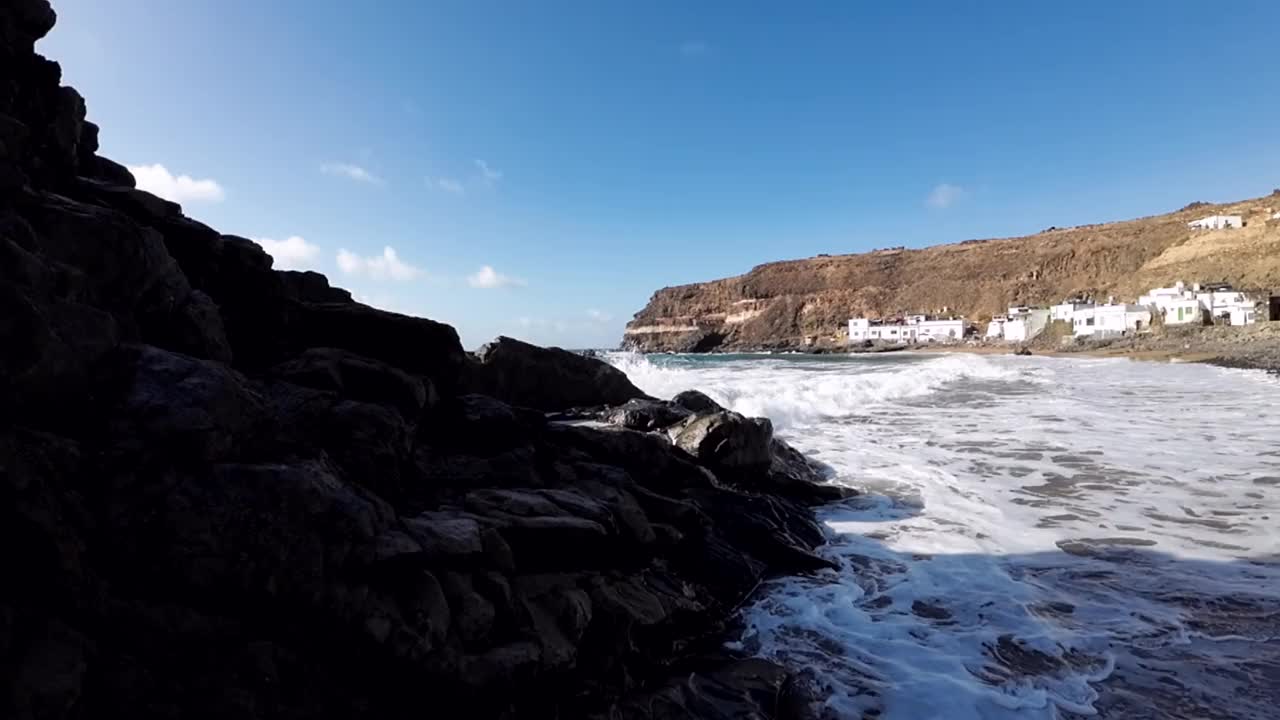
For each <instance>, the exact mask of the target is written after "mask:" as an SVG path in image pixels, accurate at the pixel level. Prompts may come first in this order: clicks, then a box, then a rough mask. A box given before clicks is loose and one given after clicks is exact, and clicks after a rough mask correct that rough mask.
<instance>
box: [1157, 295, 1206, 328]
mask: <svg viewBox="0 0 1280 720" xmlns="http://www.w3.org/2000/svg"><path fill="white" fill-rule="evenodd" d="M1153 307H1155V308H1156V309H1157V310H1158V311H1159V312H1160V315H1161V316H1162V317H1163V318H1164V324H1165V325H1189V324H1197V325H1198V324H1200V323H1202V322H1204V308H1203V307H1201V306H1200V301H1199V300H1196V299H1195V298H1192V299H1190V300H1188V299H1186V298H1178V299H1176V300H1167V301H1165V302H1164V303H1163V304H1161V305H1159V306H1153Z"/></svg>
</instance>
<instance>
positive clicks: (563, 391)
mask: <svg viewBox="0 0 1280 720" xmlns="http://www.w3.org/2000/svg"><path fill="white" fill-rule="evenodd" d="M467 375H468V387H469V388H470V390H471V392H477V393H483V394H485V395H491V396H493V397H496V398H498V399H500V400H502V401H503V402H506V403H509V404H511V405H520V406H523V407H529V408H534V409H536V410H542V411H544V412H554V411H557V410H567V409H569V408H574V407H583V406H591V405H618V404H621V403H624V402H626V401H628V400H631V399H633V398H643V397H646V396H645V394H644V393H643V392H641V391H640V389H639V388H637V387H636V386H635V385H632V384H631V381H630V380H628V379H627V376H626V374H624V373H623V372H622V371H621V370H618V369H617V368H615V367H613V366H612V365H610V364H608V363H606V362H604V361H602V360H597V359H595V358H590V357H585V356H583V355H580V354H578V353H573V352H569V351H568V350H561V349H560V348H541V347H537V346H535V345H530V344H528V343H525V342H521V341H519V340H513V339H512V338H509V337H499V338H498V339H497V340H494V341H493V342H491V343H489V344H487V345H485V346H484V347H482V348H481V349H480V351H479V352H478V353H476V359H475V361H474V362H472V363H470V365H469V367H468V373H467Z"/></svg>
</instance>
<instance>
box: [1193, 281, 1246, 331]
mask: <svg viewBox="0 0 1280 720" xmlns="http://www.w3.org/2000/svg"><path fill="white" fill-rule="evenodd" d="M1193 294H1194V295H1195V298H1196V300H1197V301H1199V303H1200V306H1201V307H1203V308H1204V309H1205V310H1206V311H1207V312H1208V313H1209V317H1211V318H1213V319H1214V320H1221V319H1227V320H1230V318H1231V313H1232V312H1233V311H1235V310H1253V309H1254V306H1255V305H1256V303H1255V302H1254V300H1253V298H1251V297H1249V296H1248V295H1245V294H1244V293H1242V292H1240V291H1239V290H1236V289H1234V288H1232V287H1231V286H1230V285H1228V284H1226V283H1216V284H1212V285H1198V284H1197V285H1195V286H1193ZM1232 324H1233V325H1234V324H1235V323H1232Z"/></svg>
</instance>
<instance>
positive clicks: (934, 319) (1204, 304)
mask: <svg viewBox="0 0 1280 720" xmlns="http://www.w3.org/2000/svg"><path fill="white" fill-rule="evenodd" d="M1273 219H1280V212H1278V213H1276V214H1275V216H1273ZM1243 224H1244V220H1243V218H1242V217H1241V216H1239V215H1212V216H1209V217H1205V218H1201V219H1199V220H1196V221H1193V222H1191V223H1188V226H1189V227H1191V228H1192V229H1202V230H1223V229H1232V228H1239V227H1242V226H1243ZM1277 320H1280V295H1278V294H1273V293H1269V294H1265V295H1264V294H1259V293H1248V292H1244V291H1242V290H1239V289H1236V288H1234V287H1232V286H1231V285H1230V284H1229V283H1224V282H1207V281H1206V282H1195V283H1192V284H1190V285H1188V284H1187V283H1185V282H1183V281H1182V280H1177V281H1176V282H1174V283H1173V284H1172V285H1170V286H1168V287H1158V288H1152V289H1151V290H1149V291H1148V292H1146V293H1145V294H1143V295H1141V296H1139V297H1137V298H1135V299H1133V300H1132V301H1129V300H1124V299H1117V298H1116V297H1107V298H1106V299H1105V300H1102V301H1098V300H1096V299H1094V298H1092V297H1073V298H1066V299H1063V300H1062V301H1061V302H1060V303H1057V304H1054V305H1048V306H1043V305H1042V306H1037V305H1015V306H1010V307H1009V308H1008V309H1007V312H1006V313H1004V314H1001V315H996V316H994V317H992V318H990V320H989V321H987V322H986V325H985V327H980V324H979V323H977V322H974V321H972V320H971V319H969V318H966V317H964V316H960V315H955V314H951V313H949V312H948V309H947V308H943V309H941V310H940V311H939V312H937V313H933V314H923V313H922V314H912V315H906V316H900V317H888V318H867V317H856V318H850V319H849V321H848V335H847V343H848V345H849V347H851V348H856V347H859V346H861V347H872V346H885V345H890V346H902V345H917V344H937V343H941V344H953V343H960V342H969V343H973V342H986V343H1005V344H1014V345H1021V344H1025V343H1028V342H1030V341H1031V340H1033V339H1036V338H1037V337H1040V336H1041V335H1042V334H1044V333H1045V331H1046V330H1049V329H1051V328H1052V329H1053V330H1054V332H1053V335H1054V336H1055V337H1058V338H1060V341H1059V342H1060V343H1061V344H1063V345H1068V344H1071V343H1077V342H1083V341H1087V340H1105V339H1114V338H1123V337H1132V336H1136V335H1140V334H1142V333H1147V332H1150V331H1151V330H1152V328H1153V327H1159V326H1164V327H1173V326H1186V327H1195V326H1221V325H1227V326H1244V325H1252V324H1254V323H1257V322H1259V321H1277Z"/></svg>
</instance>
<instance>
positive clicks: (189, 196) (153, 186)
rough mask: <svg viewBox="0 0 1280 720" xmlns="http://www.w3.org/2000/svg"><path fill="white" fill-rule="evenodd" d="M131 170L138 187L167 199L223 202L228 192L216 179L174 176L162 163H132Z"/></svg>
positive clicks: (179, 201)
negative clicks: (225, 191) (223, 189)
mask: <svg viewBox="0 0 1280 720" xmlns="http://www.w3.org/2000/svg"><path fill="white" fill-rule="evenodd" d="M129 172H131V173H133V177H134V179H135V180H137V181H138V189H139V190H146V191H147V192H149V193H151V194H152V195H157V196H159V197H162V198H164V199H165V200H172V201H173V202H176V203H184V202H222V199H223V198H224V197H226V193H224V192H223V191H222V186H221V185H219V184H218V183H217V181H215V180H196V179H195V178H193V177H191V176H190V175H178V176H176V177H175V176H174V175H173V173H171V172H169V169H168V168H166V167H165V166H163V165H161V164H160V163H156V164H155V165H130V166H129Z"/></svg>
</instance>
